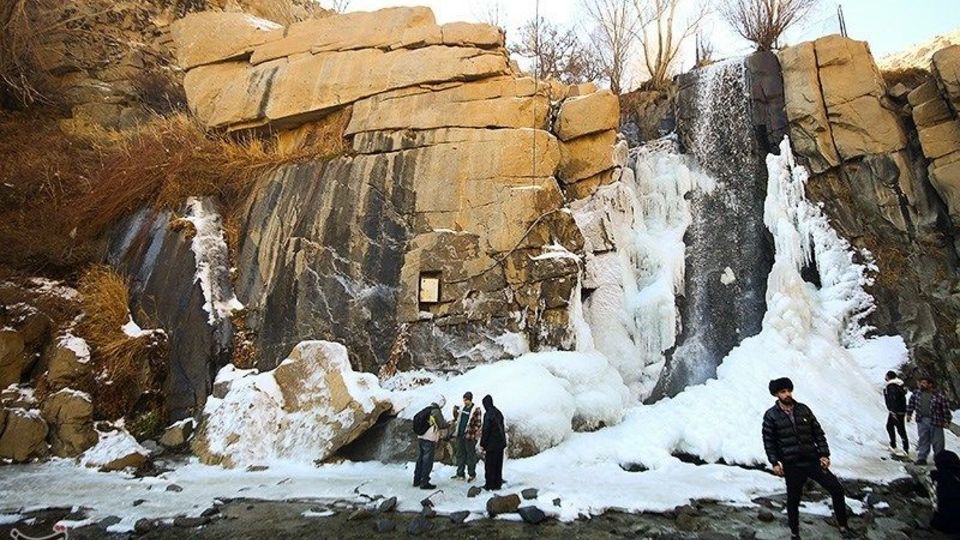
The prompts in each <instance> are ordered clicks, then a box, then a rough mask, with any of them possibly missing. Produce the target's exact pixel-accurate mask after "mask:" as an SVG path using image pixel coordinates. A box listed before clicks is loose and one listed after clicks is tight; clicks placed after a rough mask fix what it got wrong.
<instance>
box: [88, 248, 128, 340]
mask: <svg viewBox="0 0 960 540" xmlns="http://www.w3.org/2000/svg"><path fill="white" fill-rule="evenodd" d="M79 285H80V286H79V288H78V290H79V291H80V295H81V298H82V300H81V303H82V304H83V311H84V312H85V313H86V316H85V317H84V318H83V320H81V321H80V326H79V328H78V330H79V331H80V333H81V335H83V338H84V339H86V340H87V342H88V343H90V344H91V345H93V346H94V347H97V348H103V347H107V346H109V345H111V344H113V343H115V342H116V341H117V339H118V337H120V336H124V334H123V332H122V331H121V330H120V327H122V326H123V325H124V324H126V323H127V320H128V318H129V313H130V311H129V307H128V306H129V305H130V296H129V294H128V292H127V282H126V280H125V279H124V278H123V277H122V276H121V275H120V274H118V273H117V272H116V271H115V270H113V269H112V268H110V267H109V266H103V265H96V266H93V267H91V268H90V269H89V270H87V271H86V273H84V274H83V277H81V278H80V284H79Z"/></svg>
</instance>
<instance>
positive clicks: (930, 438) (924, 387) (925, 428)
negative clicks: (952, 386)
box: [907, 375, 952, 465]
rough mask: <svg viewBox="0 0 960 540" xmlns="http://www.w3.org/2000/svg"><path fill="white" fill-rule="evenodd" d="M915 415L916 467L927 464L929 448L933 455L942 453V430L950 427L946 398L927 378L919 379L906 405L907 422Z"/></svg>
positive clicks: (931, 380)
mask: <svg viewBox="0 0 960 540" xmlns="http://www.w3.org/2000/svg"><path fill="white" fill-rule="evenodd" d="M914 412H916V413H917V438H918V439H919V440H918V441H917V461H916V464H917V465H926V464H927V455H929V454H930V446H931V445H932V446H933V455H934V456H936V455H937V454H939V453H940V452H942V451H943V443H944V441H943V429H944V428H946V427H949V426H950V420H951V419H952V415H951V414H950V407H949V405H948V403H947V398H946V396H944V395H943V393H942V392H940V391H938V390H937V389H936V385H935V384H934V382H933V379H931V378H930V377H929V376H926V375H924V376H921V377H920V389H919V390H917V391H916V392H914V393H912V394H910V403H909V404H908V405H907V422H909V421H910V420H912V419H913V413H914Z"/></svg>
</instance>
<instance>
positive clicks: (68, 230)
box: [0, 108, 349, 276]
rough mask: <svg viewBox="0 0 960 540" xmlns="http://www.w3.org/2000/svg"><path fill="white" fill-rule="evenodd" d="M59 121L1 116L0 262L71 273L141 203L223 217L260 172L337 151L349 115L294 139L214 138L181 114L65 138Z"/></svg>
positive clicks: (49, 116)
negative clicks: (207, 206)
mask: <svg viewBox="0 0 960 540" xmlns="http://www.w3.org/2000/svg"><path fill="white" fill-rule="evenodd" d="M60 119H61V117H60V116H58V115H56V114H54V113H53V112H52V111H51V110H50V109H49V108H48V109H46V110H45V111H43V112H34V111H28V112H20V113H0V155H2V156H4V159H3V160H0V264H7V265H10V266H12V267H15V268H19V269H22V270H27V271H31V272H36V273H44V274H45V275H59V276H69V275H71V274H72V273H74V272H75V271H76V269H77V268H81V267H83V266H85V265H87V264H89V263H91V262H93V261H96V260H97V259H98V258H99V256H100V255H99V253H100V250H101V249H102V239H103V236H104V233H105V232H107V231H108V230H109V229H110V227H111V226H112V225H114V224H115V223H117V222H118V221H119V220H120V219H121V218H123V217H124V216H126V215H129V214H130V213H132V212H134V211H136V210H137V209H139V208H141V207H143V206H146V205H156V206H159V207H163V208H174V209H175V208H178V207H180V205H182V204H183V202H184V200H185V199H186V198H187V197H190V196H213V197H215V198H216V199H218V201H219V202H220V205H221V209H222V210H223V211H224V215H229V214H230V213H231V211H232V210H233V209H234V208H235V207H236V206H237V205H238V203H239V202H240V201H241V200H243V198H244V197H245V196H246V194H247V193H248V192H249V191H250V189H251V188H252V186H253V185H254V183H255V181H256V180H257V179H259V178H260V177H262V175H264V174H265V173H267V172H269V171H271V170H273V169H275V168H277V167H279V166H280V165H283V164H285V163H290V162H294V161H302V160H307V159H318V158H330V157H332V156H335V155H338V154H340V153H343V152H344V151H346V143H345V141H344V140H343V138H342V135H341V134H342V128H343V126H344V125H345V123H346V122H347V121H348V120H349V113H348V112H347V113H340V114H334V115H330V116H329V117H328V118H327V119H326V120H324V121H321V122H318V123H316V124H314V128H313V129H311V130H309V132H306V133H305V135H304V136H303V137H302V138H299V139H291V138H290V137H288V136H284V137H281V136H279V135H276V134H274V135H269V134H268V135H266V136H263V137H254V136H252V135H247V136H244V137H232V136H228V135H225V134H210V133H207V132H206V131H205V129H204V128H203V127H202V126H200V125H198V124H197V122H196V121H194V120H192V119H191V118H189V117H188V116H186V115H185V114H179V113H178V114H173V115H171V116H168V117H160V116H157V117H155V118H154V119H153V120H152V121H150V122H148V123H146V124H144V125H142V126H140V127H139V128H138V129H135V130H130V131H127V132H121V133H117V132H111V131H105V130H100V129H97V128H93V127H88V128H86V130H85V131H73V132H71V133H70V134H65V133H63V132H61V131H60V129H59V127H58V124H57V122H58V121H59V120H60ZM287 135H289V134H287ZM281 141H282V142H283V144H281ZM291 141H294V142H295V144H291Z"/></svg>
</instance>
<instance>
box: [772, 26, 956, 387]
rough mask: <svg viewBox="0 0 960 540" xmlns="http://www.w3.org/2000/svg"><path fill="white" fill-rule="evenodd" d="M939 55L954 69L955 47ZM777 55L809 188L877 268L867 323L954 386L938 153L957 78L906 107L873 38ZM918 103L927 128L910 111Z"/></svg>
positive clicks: (944, 199)
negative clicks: (887, 79)
mask: <svg viewBox="0 0 960 540" xmlns="http://www.w3.org/2000/svg"><path fill="white" fill-rule="evenodd" d="M938 54H939V53H938ZM938 58H940V59H941V63H942V65H943V66H944V67H943V71H944V72H945V73H949V72H950V65H951V61H950V58H949V53H948V54H945V55H944V54H941V55H940V56H939V57H938ZM780 62H781V65H782V71H783V80H784V95H785V107H786V112H787V117H788V120H789V133H790V138H791V142H792V144H793V146H794V150H795V152H796V154H797V155H798V156H801V157H802V158H803V159H805V160H806V164H807V165H808V167H809V168H810V169H811V172H812V175H811V178H810V181H809V182H808V184H807V188H806V189H807V196H808V197H809V198H810V199H811V200H814V201H817V202H819V203H821V204H822V205H823V207H824V210H825V211H826V213H827V214H828V216H829V217H830V219H831V224H832V225H833V226H834V227H835V228H836V229H837V230H838V232H840V234H841V235H842V236H843V237H844V238H846V239H847V240H849V241H850V242H851V244H853V246H855V247H857V248H864V249H866V250H868V251H869V252H870V253H871V254H872V258H871V259H870V260H869V261H868V262H874V263H875V264H876V265H877V267H878V272H877V273H876V277H875V283H874V284H873V285H872V286H871V287H869V291H870V293H871V294H873V295H874V297H876V300H877V301H876V306H877V309H876V311H875V312H873V313H872V314H871V315H870V317H869V318H868V319H867V321H868V323H869V324H871V325H873V326H874V327H876V329H877V331H878V332H879V333H882V334H887V333H890V334H899V335H901V336H903V337H904V339H905V340H906V341H907V344H908V346H909V348H910V350H911V353H912V358H913V360H914V361H915V362H916V364H917V365H919V367H920V368H922V369H924V370H926V371H929V372H931V373H935V374H938V375H941V376H942V377H943V378H944V379H945V382H947V383H948V384H947V385H946V386H947V387H948V388H949V389H950V390H951V391H953V392H956V391H957V390H958V389H960V373H957V371H956V368H955V367H954V366H955V365H956V361H957V360H958V359H960V335H958V334H960V328H958V327H957V325H956V320H958V316H960V299H958V298H957V295H956V294H955V292H951V291H956V290H957V286H958V283H957V279H956V277H955V276H956V266H955V261H956V248H955V246H954V235H955V232H954V231H952V230H951V227H949V226H948V225H947V224H948V223H949V216H948V215H947V212H946V211H945V210H944V206H945V204H944V203H946V205H949V204H950V203H949V193H950V189H951V188H950V187H949V181H938V180H937V179H936V178H937V171H938V170H941V169H940V168H942V167H944V166H945V165H949V160H943V161H939V162H938V159H942V158H944V157H947V156H950V155H951V152H952V150H951V149H950V148H951V147H950V145H951V143H950V142H949V141H950V139H951V137H950V132H951V129H954V127H953V126H955V124H956V116H955V113H956V109H955V108H954V109H951V108H950V106H949V105H948V104H949V100H950V98H951V95H952V94H950V93H949V92H948V90H946V89H948V88H956V86H955V85H953V86H951V85H950V84H947V83H943V82H941V81H940V80H937V81H932V82H930V83H928V84H925V85H923V86H920V87H919V88H917V89H915V90H914V91H913V92H912V93H910V94H909V105H907V104H906V103H903V102H902V100H903V97H904V96H905V94H906V92H905V88H903V87H896V88H894V89H891V91H889V92H888V90H887V88H886V85H885V83H884V82H883V79H882V77H881V75H880V72H879V70H878V69H877V67H876V64H875V63H874V61H873V57H872V56H871V54H870V50H869V48H868V46H867V44H866V43H864V42H859V41H854V40H850V39H846V38H843V37H841V36H827V37H824V38H820V39H817V40H816V41H813V42H806V43H801V44H798V45H796V46H793V47H788V48H786V49H784V50H783V51H781V52H780ZM955 62H956V61H955V60H953V64H952V65H954V66H955V65H956V63H955ZM954 73H955V71H954ZM954 77H955V75H954ZM942 78H943V79H949V77H948V76H945V77H942ZM952 80H954V81H955V80H956V79H955V78H954V79H952ZM938 84H943V88H944V90H942V91H941V90H940V89H939V88H938V86H937V85H938ZM944 96H946V97H944ZM910 107H912V117H913V121H914V122H915V123H916V127H917V129H918V130H919V137H918V136H917V133H916V132H914V131H913V130H912V126H911V125H910V124H911V122H909V119H910V116H911V115H910V113H904V111H910ZM950 112H952V113H953V114H954V116H953V117H952V118H951V117H950V115H949V114H948V113H950ZM921 147H922V151H921ZM927 158H929V159H930V160H932V164H930V167H929V171H930V173H931V174H930V175H929V178H928V159H927ZM949 170H950V169H949V168H944V169H942V171H941V172H940V173H939V174H940V175H941V178H944V179H946V178H947V174H948V173H949ZM938 184H939V185H938ZM934 188H936V189H934ZM814 264H816V261H814ZM808 275H812V274H808Z"/></svg>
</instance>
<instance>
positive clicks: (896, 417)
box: [883, 371, 910, 455]
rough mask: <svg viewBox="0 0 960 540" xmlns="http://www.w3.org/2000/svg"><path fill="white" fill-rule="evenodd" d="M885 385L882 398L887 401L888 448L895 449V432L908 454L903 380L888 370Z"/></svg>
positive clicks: (905, 393) (908, 443)
mask: <svg viewBox="0 0 960 540" xmlns="http://www.w3.org/2000/svg"><path fill="white" fill-rule="evenodd" d="M886 380H887V385H886V386H885V387H884V389H883V399H884V401H886V403H887V435H889V436H890V450H891V451H893V452H896V451H897V433H899V434H900V440H901V441H903V452H904V453H905V454H907V455H909V454H910V441H909V440H907V426H906V424H905V423H904V421H905V420H906V416H907V391H906V390H905V389H904V388H903V381H902V380H900V378H899V377H897V374H896V373H895V372H893V371H888V372H887V376H886Z"/></svg>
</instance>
